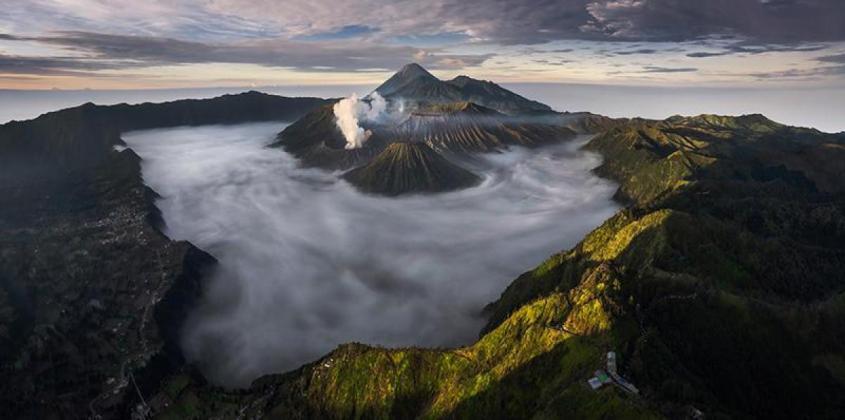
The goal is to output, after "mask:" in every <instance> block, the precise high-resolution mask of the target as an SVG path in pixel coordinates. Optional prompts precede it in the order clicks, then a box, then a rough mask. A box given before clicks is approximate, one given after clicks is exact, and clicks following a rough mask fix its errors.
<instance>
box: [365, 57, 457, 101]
mask: <svg viewBox="0 0 845 420" xmlns="http://www.w3.org/2000/svg"><path fill="white" fill-rule="evenodd" d="M437 83H441V82H440V79H438V78H436V77H434V75H433V74H431V73H429V72H428V70H426V69H424V68H423V67H422V66H421V65H419V64H417V63H410V64H406V65H405V66H404V67H402V68H401V69H400V70H399V71H397V72H396V73H395V74H394V75H393V76H391V77H390V78H389V79H387V80H386V81H385V82H384V83H382V84H381V86H379V87H378V88H376V92H378V93H379V94H381V95H382V96H390V95H394V94H396V93H397V92H400V91H402V90H403V89H406V88H408V87H409V86H410V87H413V86H411V85H434V84H437Z"/></svg>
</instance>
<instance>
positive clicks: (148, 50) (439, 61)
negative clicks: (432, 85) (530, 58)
mask: <svg viewBox="0 0 845 420" xmlns="http://www.w3.org/2000/svg"><path fill="white" fill-rule="evenodd" d="M5 39H9V40H17V41H36V42H39V43H41V44H49V45H53V46H57V47H61V48H63V49H66V50H68V51H70V52H73V53H75V54H82V55H84V57H83V58H79V59H76V60H79V63H75V62H74V59H73V58H63V59H51V58H38V57H34V58H31V60H33V61H37V60H44V61H45V65H48V66H49V67H51V68H59V67H60V65H61V64H66V65H67V68H87V69H94V68H96V67H100V68H118V67H149V66H160V65H173V64H197V63H249V64H259V65H265V66H272V67H285V68H294V69H305V70H314V69H315V68H323V69H331V70H333V71H356V70H360V69H370V68H381V69H395V68H399V67H401V66H402V65H404V64H406V63H408V62H409V61H412V60H414V59H416V60H417V61H419V62H421V64H423V65H426V66H428V67H430V68H432V69H440V68H455V67H465V66H475V65H480V64H481V63H483V62H484V61H486V60H487V59H489V58H491V57H493V54H476V55H472V54H443V53H441V52H440V50H438V49H434V50H431V51H427V52H426V53H425V54H424V55H423V56H420V55H419V50H418V49H416V48H411V47H405V46H396V45H384V44H377V43H372V42H367V41H361V40H354V41H353V40H332V41H295V40H285V39H259V40H245V41H241V42H237V43H206V42H198V41H184V40H180V39H174V38H161V37H152V36H129V35H113V34H103V33H93V32H81V31H64V32H56V33H53V34H51V35H47V36H39V37H17V36H12V35H6V38H5ZM47 61H52V62H51V63H47ZM106 63H108V65H106Z"/></svg>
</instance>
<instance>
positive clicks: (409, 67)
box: [396, 63, 436, 79]
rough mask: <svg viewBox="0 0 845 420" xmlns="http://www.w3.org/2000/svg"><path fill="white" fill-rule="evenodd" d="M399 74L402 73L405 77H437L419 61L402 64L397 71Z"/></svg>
mask: <svg viewBox="0 0 845 420" xmlns="http://www.w3.org/2000/svg"><path fill="white" fill-rule="evenodd" d="M396 74H398V75H402V76H404V77H410V78H414V77H430V78H435V79H436V77H434V75H433V74H431V73H429V72H428V70H426V69H425V68H424V67H423V66H421V65H419V64H417V63H408V64H405V65H404V66H402V68H401V69H400V70H399V71H398V72H397V73H396Z"/></svg>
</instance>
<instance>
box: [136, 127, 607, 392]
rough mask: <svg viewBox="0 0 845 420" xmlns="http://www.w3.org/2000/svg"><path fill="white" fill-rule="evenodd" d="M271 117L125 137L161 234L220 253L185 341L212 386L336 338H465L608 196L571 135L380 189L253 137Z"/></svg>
mask: <svg viewBox="0 0 845 420" xmlns="http://www.w3.org/2000/svg"><path fill="white" fill-rule="evenodd" d="M373 112H376V111H373ZM281 128H282V127H280V126H279V124H251V125H241V126H227V127H221V126H215V127H195V128H176V129H168V130H156V131H146V132H137V133H132V134H130V135H124V136H123V138H124V140H125V141H126V143H127V144H128V145H129V146H130V147H132V149H134V150H135V151H136V152H137V153H138V154H139V155H141V157H142V158H143V161H142V162H141V163H142V170H143V175H144V180H145V182H147V184H148V185H149V186H150V187H152V188H153V189H154V190H156V191H157V192H158V193H159V194H161V195H162V197H163V198H162V199H160V200H159V201H158V202H157V205H158V206H159V208H160V209H161V210H162V212H163V216H164V219H165V221H166V222H167V231H166V233H167V235H168V236H170V237H171V238H174V239H180V240H189V241H191V242H192V243H194V244H196V245H197V246H198V247H200V248H202V249H203V250H206V251H208V252H209V253H211V254H212V255H214V256H215V257H216V258H217V259H218V260H219V261H220V264H219V265H218V266H217V269H216V270H215V272H214V273H213V274H212V275H211V277H210V278H208V279H207V283H206V284H205V285H204V287H203V293H204V296H203V298H202V302H201V304H200V306H199V307H198V308H197V309H196V310H194V311H193V313H192V314H191V316H190V319H189V320H188V323H187V324H186V326H185V332H184V336H183V342H182V346H183V350H184V352H185V355H186V357H187V358H188V360H189V361H191V362H194V363H197V365H198V366H199V367H200V369H202V371H203V373H204V374H205V375H206V376H207V377H208V378H209V379H210V380H211V381H212V382H214V383H216V384H221V385H226V386H247V385H249V383H250V381H252V380H253V379H255V378H257V377H258V376H260V375H264V374H269V373H278V372H284V371H287V370H290V369H294V368H296V367H298V366H300V365H302V364H304V363H307V362H310V361H313V360H316V359H317V358H319V357H320V356H322V355H324V354H326V353H328V352H329V351H331V350H332V349H333V348H334V347H336V346H337V345H338V344H341V343H345V342H352V341H359V342H365V343H370V344H380V345H385V346H409V345H421V346H454V345H462V344H468V343H470V342H472V341H473V340H474V339H476V338H477V336H478V331H479V330H480V328H481V327H482V325H483V323H484V321H485V320H484V318H483V317H481V316H480V312H481V309H482V308H483V307H484V305H485V304H487V303H489V302H491V301H493V300H494V299H496V298H497V297H498V296H499V294H500V293H501V292H502V291H503V290H504V289H505V287H506V286H507V285H508V284H509V283H510V282H511V281H512V280H513V279H514V278H516V277H517V276H518V275H519V274H520V273H522V272H523V271H525V270H528V269H530V268H531V267H533V266H535V265H537V264H539V263H540V262H542V261H543V260H544V259H546V258H547V257H548V256H549V255H551V254H552V253H554V252H556V251H559V250H561V249H565V248H568V247H570V246H572V245H573V244H574V243H575V242H576V241H578V240H579V239H581V238H582V237H583V235H584V234H585V233H586V232H587V231H589V230H590V229H592V228H593V227H595V226H598V225H599V224H600V223H601V222H602V221H603V220H605V219H606V218H608V217H609V216H610V215H611V214H612V213H613V212H614V211H615V210H616V208H617V207H616V205H615V204H614V203H613V202H612V201H611V196H612V194H613V191H614V186H613V185H612V184H610V183H608V182H606V181H604V180H601V179H599V178H597V177H595V176H594V175H593V174H592V173H591V172H590V169H591V168H594V167H595V166H596V165H598V164H599V160H598V158H597V157H596V156H595V155H593V154H590V153H585V152H582V151H580V150H579V149H578V146H579V144H578V143H577V142H571V143H568V144H564V145H560V146H555V147H549V148H542V149H534V150H527V149H520V148H513V149H512V150H510V151H508V152H505V153H501V154H494V155H493V154H491V155H482V156H479V160H480V161H481V162H482V163H479V165H480V166H479V167H478V168H476V170H477V171H478V173H480V174H483V175H484V176H485V180H484V182H483V183H482V184H481V185H479V186H477V187H474V188H469V189H466V190H462V191H456V192H452V193H447V194H437V195H418V196H409V197H402V198H380V197H373V196H369V195H364V194H360V193H359V192H357V191H356V190H355V189H354V188H352V187H351V186H350V185H349V184H348V183H346V182H345V181H340V180H338V178H337V175H336V174H334V173H331V172H326V171H323V170H319V169H314V168H302V167H301V166H300V165H298V164H297V161H296V159H294V158H292V157H291V156H290V155H288V154H287V153H285V152H283V151H281V150H280V149H268V148H265V147H264V146H265V145H266V144H268V143H270V142H272V141H273V139H274V135H275V134H276V133H277V132H278V131H280V129H281Z"/></svg>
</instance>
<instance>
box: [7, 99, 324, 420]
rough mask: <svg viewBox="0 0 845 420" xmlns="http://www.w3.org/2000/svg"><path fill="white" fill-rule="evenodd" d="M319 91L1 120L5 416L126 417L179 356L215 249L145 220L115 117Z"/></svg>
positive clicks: (189, 116) (144, 194)
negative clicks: (187, 317) (186, 320)
mask: <svg viewBox="0 0 845 420" xmlns="http://www.w3.org/2000/svg"><path fill="white" fill-rule="evenodd" d="M323 102H324V101H323V100H320V99H314V98H282V97H276V96H269V95H264V94H259V93H254V92H253V93H245V94H241V95H229V96H224V97H220V98H215V99H209V100H202V101H177V102H172V103H166V104H142V105H134V106H130V105H116V106H107V107H106V106H95V105H92V104H86V105H82V106H80V107H77V108H72V109H67V110H63V111H58V112H53V113H49V114H45V115H43V116H41V117H39V118H37V119H34V120H31V121H24V122H12V123H8V124H5V125H3V126H0V192H2V193H1V194H0V407H2V412H3V417H4V418H85V417H88V416H91V417H95V418H97V417H104V418H126V417H128V415H129V409H130V405H128V404H127V403H128V401H130V400H131V399H135V398H137V391H136V387H137V389H139V390H140V392H142V393H148V392H152V390H154V389H156V387H157V386H158V382H159V380H160V378H161V377H162V376H164V375H166V374H167V373H168V372H169V371H170V370H171V369H172V367H173V366H181V364H182V363H183V361H182V359H181V353H180V350H179V348H178V346H177V340H178V337H179V328H180V325H181V320H182V318H183V316H184V314H185V313H186V312H187V311H188V310H189V309H190V307H191V302H192V301H193V299H194V298H195V297H196V296H197V294H198V293H199V291H200V289H201V277H202V273H203V272H204V271H205V270H208V269H210V268H211V267H213V265H214V259H213V258H212V257H210V256H209V255H208V254H206V253H204V252H203V251H201V250H199V249H197V248H195V247H193V246H192V245H191V244H189V243H185V242H174V241H171V240H169V239H168V238H166V237H165V236H164V235H162V234H161V233H160V232H159V230H158V229H157V227H159V226H161V224H162V223H163V221H162V220H161V218H160V216H159V214H158V211H157V209H156V208H155V207H154V204H153V200H154V198H155V193H154V192H153V191H151V190H149V189H148V188H146V187H145V186H144V184H143V181H142V178H141V172H140V164H139V162H140V159H139V158H138V156H137V155H136V154H135V153H134V152H132V151H131V150H123V149H124V148H123V147H122V144H123V142H122V140H121V139H120V133H121V132H124V131H129V130H134V129H142V128H151V127H166V126H177V125H199V124H212V123H215V124H217V123H237V122H244V121H256V120H259V121H262V120H292V119H295V118H297V117H299V116H301V115H302V114H304V113H305V112H307V111H308V110H310V109H312V108H313V107H315V106H318V105H320V104H321V103H323Z"/></svg>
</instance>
